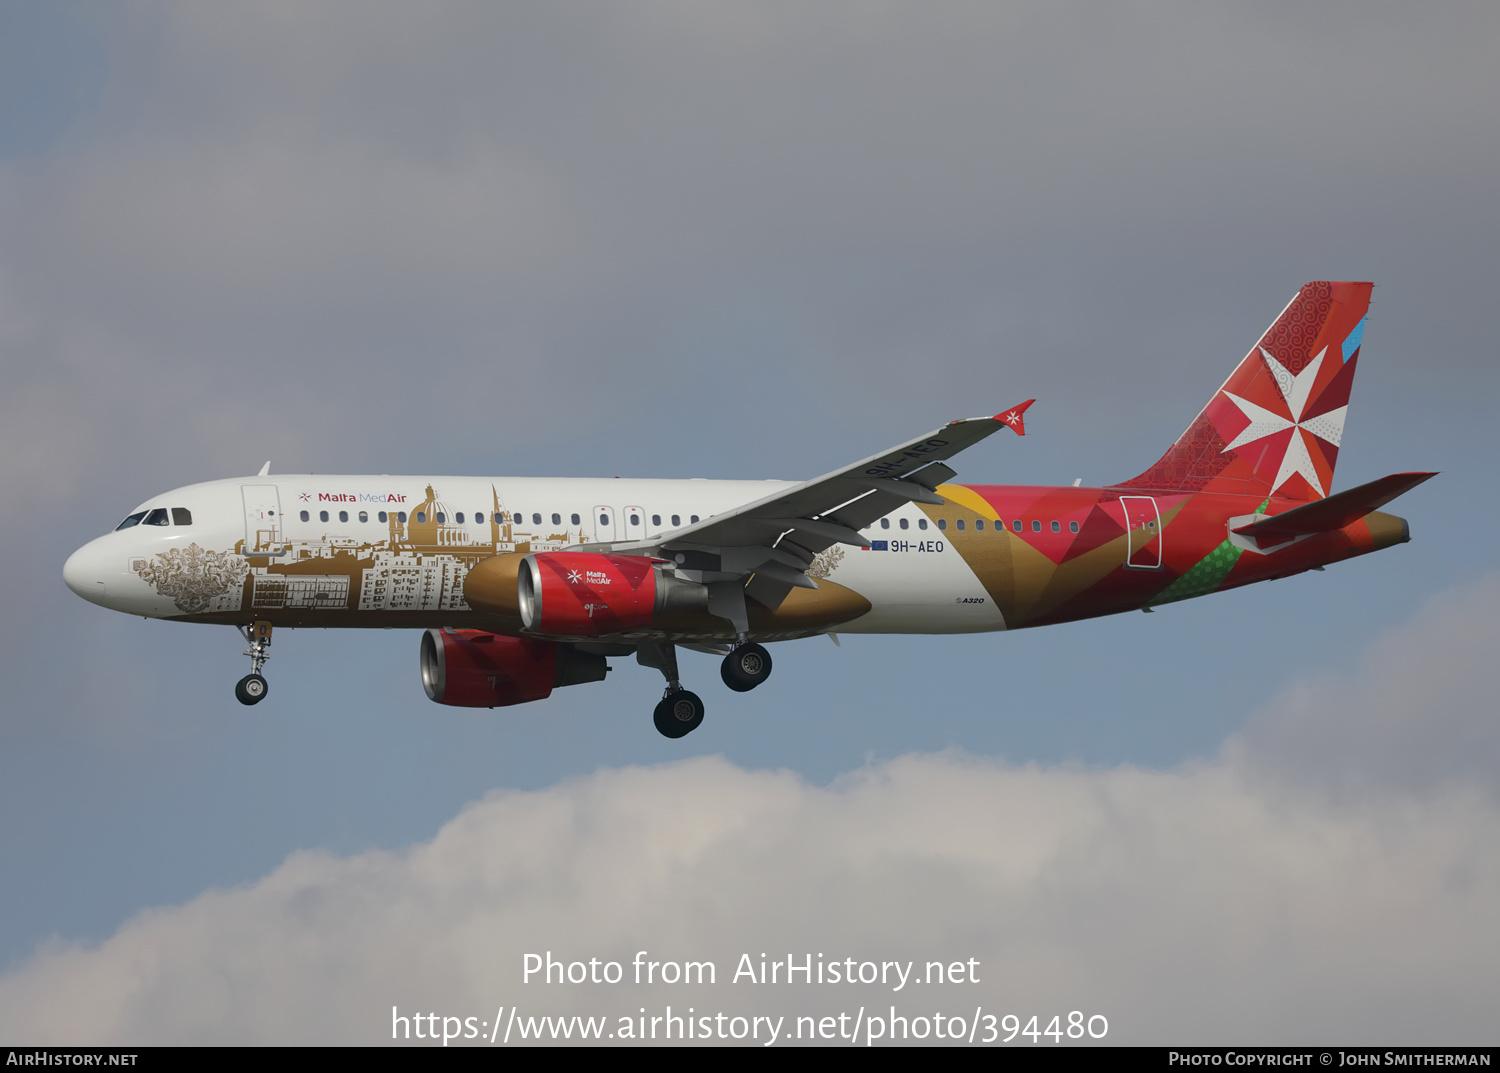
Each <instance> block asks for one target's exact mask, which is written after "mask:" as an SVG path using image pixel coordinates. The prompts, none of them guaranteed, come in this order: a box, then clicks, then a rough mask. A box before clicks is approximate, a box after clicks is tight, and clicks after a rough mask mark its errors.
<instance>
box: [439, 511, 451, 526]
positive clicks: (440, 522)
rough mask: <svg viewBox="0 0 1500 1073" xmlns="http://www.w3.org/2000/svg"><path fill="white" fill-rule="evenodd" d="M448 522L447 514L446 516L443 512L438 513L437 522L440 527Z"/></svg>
mask: <svg viewBox="0 0 1500 1073" xmlns="http://www.w3.org/2000/svg"><path fill="white" fill-rule="evenodd" d="M447 520H448V516H447V515H446V514H444V513H443V512H442V511H438V512H437V521H438V524H439V525H442V524H443V523H444V522H446V521H447Z"/></svg>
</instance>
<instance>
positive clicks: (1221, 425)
mask: <svg viewBox="0 0 1500 1073" xmlns="http://www.w3.org/2000/svg"><path fill="white" fill-rule="evenodd" d="M1373 289H1374V284H1372V283H1329V282H1319V283H1309V284H1307V285H1306V286H1304V287H1303V288H1302V289H1301V290H1300V291H1298V292H1297V296H1296V297H1295V298H1293V299H1292V301H1291V303H1290V304H1289V305H1288V306H1287V307H1286V309H1284V310H1282V312H1281V316H1279V317H1277V318H1276V323H1274V324H1272V325H1271V327H1270V328H1268V329H1267V330H1266V334H1265V335H1263V336H1261V339H1260V342H1259V343H1258V344H1257V345H1256V346H1255V347H1254V348H1252V349H1251V351H1250V353H1249V354H1248V355H1246V357H1245V360H1244V361H1242V362H1240V364H1239V367H1238V368H1236V369H1235V370H1234V372H1233V373H1231V374H1230V376H1229V379H1228V380H1226V381H1225V382H1224V386H1223V387H1222V388H1220V389H1219V390H1218V392H1217V393H1216V394H1215V395H1214V397H1213V398H1212V399H1210V400H1209V402H1208V405H1207V406H1205V407H1204V408H1203V411H1202V412H1201V413H1200V414H1199V415H1198V416H1197V418H1196V419H1195V420H1194V421H1193V423H1192V424H1191V425H1189V426H1188V428H1187V431H1186V432H1184V433H1183V434H1182V435H1181V436H1179V437H1178V438H1177V442H1176V443H1174V444H1173V445H1172V447H1171V449H1170V450H1168V451H1167V453H1166V454H1164V455H1162V457H1161V461H1159V462H1157V463H1156V465H1154V466H1152V467H1151V468H1150V469H1148V470H1147V471H1146V472H1145V473H1142V474H1141V475H1140V476H1139V477H1135V478H1133V479H1131V480H1128V481H1125V482H1124V486H1125V487H1130V488H1154V489H1159V490H1163V491H1194V492H1196V491H1204V490H1207V491H1222V492H1240V493H1248V494H1253V495H1267V496H1269V495H1276V496H1283V497H1286V498H1290V499H1322V498H1323V497H1325V496H1326V495H1328V490H1329V488H1330V487H1331V485H1332V483H1333V468H1334V465H1335V463H1336V462H1337V461H1338V453H1339V440H1340V438H1341V437H1342V436H1343V431H1344V416H1345V414H1346V413H1347V411H1348V407H1349V387H1350V385H1351V384H1352V383H1353V381H1354V367H1355V362H1356V359H1357V358H1358V356H1359V344H1360V339H1361V338H1362V336H1363V335H1364V328H1365V311H1366V309H1368V307H1369V304H1370V292H1371V291H1372V290H1373Z"/></svg>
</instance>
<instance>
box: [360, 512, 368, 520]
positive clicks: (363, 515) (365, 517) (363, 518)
mask: <svg viewBox="0 0 1500 1073" xmlns="http://www.w3.org/2000/svg"><path fill="white" fill-rule="evenodd" d="M359 520H360V521H362V522H367V521H369V520H370V516H369V515H368V514H366V513H365V512H364V511H360V512H359Z"/></svg>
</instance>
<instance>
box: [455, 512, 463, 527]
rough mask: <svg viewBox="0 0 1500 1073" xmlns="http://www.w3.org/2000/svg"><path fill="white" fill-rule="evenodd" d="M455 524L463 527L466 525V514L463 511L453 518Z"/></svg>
mask: <svg viewBox="0 0 1500 1073" xmlns="http://www.w3.org/2000/svg"><path fill="white" fill-rule="evenodd" d="M453 524H454V525H463V524H464V512H463V511H459V512H458V513H457V514H455V515H454V516H453Z"/></svg>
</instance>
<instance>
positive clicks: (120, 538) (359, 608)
mask: <svg viewBox="0 0 1500 1073" xmlns="http://www.w3.org/2000/svg"><path fill="white" fill-rule="evenodd" d="M788 486H789V482H781V481H716V480H625V479H587V478H534V477H505V478H489V477H391V476H318V475H307V476H275V477H245V478H239V479H230V480H221V481H211V482H208V483H205V484H195V485H189V486H187V487H185V488H179V489H176V490H174V491H172V492H168V493H166V494H164V495H159V496H153V497H152V498H151V499H149V500H147V501H146V502H145V503H143V504H141V505H140V506H139V507H137V508H136V509H135V510H134V511H131V512H130V513H131V516H132V517H136V516H141V517H140V520H139V521H137V522H136V523H134V524H132V525H130V526H129V527H127V528H122V529H117V530H115V531H113V532H110V533H107V534H105V535H104V536H101V537H99V538H97V539H96V540H93V541H91V542H89V543H88V544H86V545H84V546H83V547H82V548H80V549H79V550H78V551H77V552H75V553H74V555H73V556H72V557H71V558H70V559H69V560H68V562H67V565H66V567H65V569H64V577H65V579H66V580H67V583H68V585H69V587H70V588H72V589H73V591H74V592H76V593H78V594H79V595H80V596H83V597H84V598H85V599H88V600H90V601H92V602H94V603H97V604H100V605H102V606H105V607H109V608H113V609H115V610H119V611H123V612H126V613H129V614H135V615H143V616H146V617H153V618H178V619H187V620H190V621H217V622H233V623H236V624H238V623H248V622H250V621H251V620H253V619H255V618H257V617H262V616H266V617H269V616H271V615H273V614H294V615H295V623H296V624H298V625H317V624H319V621H320V620H321V619H322V618H323V617H324V616H327V618H328V623H327V624H328V625H338V626H370V627H382V626H391V625H401V626H433V627H440V626H444V625H450V624H451V620H453V619H455V618H456V617H458V616H462V615H464V614H466V613H467V612H468V611H469V608H468V605H467V604H466V603H465V602H464V596H463V582H464V577H465V575H466V574H467V572H468V570H469V569H471V568H472V567H473V565H474V564H475V563H477V562H478V561H480V560H482V559H485V558H488V557H489V556H492V555H496V554H503V553H506V552H512V551H517V550H530V551H534V552H535V551H546V550H556V549H561V548H565V547H570V546H575V545H580V544H610V543H622V544H623V543H635V542H639V541H643V540H647V539H650V538H653V537H655V536H656V535H657V534H660V533H664V532H670V531H671V530H673V529H677V528H680V527H684V526H687V525H690V524H692V523H693V522H696V521H698V520H699V519H707V518H709V517H712V516H714V515H715V514H718V513H720V512H723V511H727V510H729V509H730V508H733V507H736V506H739V505H741V504H744V503H747V502H750V501H753V500H756V499H760V498H762V497H764V496H767V495H770V494H772V493H774V492H776V491H778V490H780V489H783V488H786V487H788ZM884 521H885V522H887V523H888V525H889V529H888V530H886V529H883V528H881V523H877V524H876V525H875V526H872V527H870V528H869V529H867V530H866V531H865V535H866V536H868V537H870V538H872V539H877V540H884V541H885V542H886V543H885V547H884V548H883V549H882V551H881V552H871V551H867V550H864V549H859V548H854V547H848V546H843V547H835V548H833V549H830V551H828V552H825V553H823V555H822V556H820V557H819V563H818V564H815V569H814V571H812V572H811V573H812V576H814V577H819V576H821V577H827V578H829V579H830V580H835V581H837V583H838V584H840V585H842V586H845V587H846V588H849V589H853V590H854V591H856V592H858V593H859V594H860V595H862V596H863V597H864V598H865V599H867V600H869V601H870V604H871V609H870V611H869V612H868V613H866V614H864V615H862V616H860V617H859V618H858V619H856V620H854V621H852V622H849V623H845V624H840V625H839V626H838V627H837V628H838V630H839V631H841V632H865V633H966V632H976V631H985V630H997V629H1004V628H1005V623H1004V621H1003V619H1002V617H1001V615H1000V613H999V611H998V609H997V608H996V607H995V605H994V602H993V601H992V600H990V599H987V598H986V594H985V589H984V586H983V585H982V584H981V583H980V581H979V580H978V579H977V578H976V576H975V574H974V572H973V571H972V570H971V569H970V567H969V566H968V564H967V563H965V561H964V560H963V558H962V557H961V556H960V555H959V554H958V553H957V552H956V551H955V550H954V549H953V548H952V547H951V545H950V544H949V543H948V542H947V541H945V540H944V539H943V536H944V534H942V533H940V532H938V531H936V529H934V528H931V527H929V525H928V520H927V516H926V515H925V514H924V513H923V512H922V510H921V509H920V508H919V507H917V506H916V505H914V504H910V505H907V506H903V507H900V508H898V509H896V510H895V511H893V512H892V513H891V514H890V515H889V516H888V518H887V519H885V520H884ZM153 522H154V523H155V524H152V523H153ZM819 571H821V573H819Z"/></svg>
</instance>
